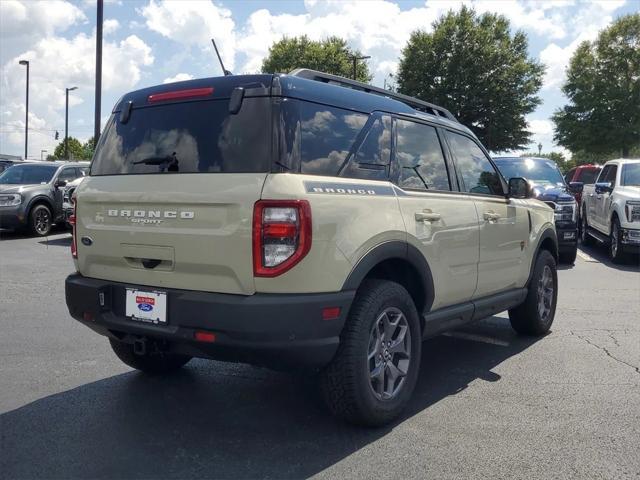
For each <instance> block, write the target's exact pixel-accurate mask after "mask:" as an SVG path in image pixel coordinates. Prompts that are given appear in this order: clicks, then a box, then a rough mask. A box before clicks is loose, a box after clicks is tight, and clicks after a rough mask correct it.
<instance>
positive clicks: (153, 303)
mask: <svg viewBox="0 0 640 480" xmlns="http://www.w3.org/2000/svg"><path fill="white" fill-rule="evenodd" d="M126 300H127V301H126V308H125V315H126V316H127V317H129V318H131V320H137V321H139V322H145V323H154V324H166V323H167V292H147V291H143V290H136V289H135V288H127V299H126Z"/></svg>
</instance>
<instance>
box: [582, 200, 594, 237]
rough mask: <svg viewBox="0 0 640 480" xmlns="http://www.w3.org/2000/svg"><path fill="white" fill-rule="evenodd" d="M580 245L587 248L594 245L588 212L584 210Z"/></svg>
mask: <svg viewBox="0 0 640 480" xmlns="http://www.w3.org/2000/svg"><path fill="white" fill-rule="evenodd" d="M580 243H582V244H583V245H585V246H589V245H591V244H592V243H593V239H592V238H591V235H589V224H588V223H587V210H586V209H585V208H583V209H582V215H581V221H580Z"/></svg>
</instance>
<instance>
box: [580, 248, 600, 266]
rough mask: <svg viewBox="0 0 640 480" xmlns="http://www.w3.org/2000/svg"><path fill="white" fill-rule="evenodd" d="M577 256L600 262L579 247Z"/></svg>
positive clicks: (588, 260)
mask: <svg viewBox="0 0 640 480" xmlns="http://www.w3.org/2000/svg"><path fill="white" fill-rule="evenodd" d="M578 256H579V257H580V258H581V259H583V260H586V261H587V262H593V263H600V262H599V261H598V260H596V259H595V258H593V257H592V256H591V255H589V254H588V253H585V252H583V251H582V250H580V249H578Z"/></svg>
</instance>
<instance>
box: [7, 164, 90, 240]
mask: <svg viewBox="0 0 640 480" xmlns="http://www.w3.org/2000/svg"><path fill="white" fill-rule="evenodd" d="M86 168H87V164H86V163H62V162H30V163H26V162H25V163H21V164H16V165H13V166H12V167H10V168H8V169H7V170H5V171H4V172H2V173H1V174H0V228H14V229H15V228H21V227H28V228H30V229H31V231H32V232H33V233H34V234H36V235H40V236H44V235H47V234H48V233H49V232H50V231H51V226H52V225H53V224H54V223H56V222H60V221H62V220H64V216H63V209H62V194H63V191H62V189H63V188H64V186H65V185H66V184H67V182H69V181H71V180H74V179H76V178H78V177H79V176H81V175H83V170H86Z"/></svg>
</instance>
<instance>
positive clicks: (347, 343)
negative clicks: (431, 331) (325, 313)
mask: <svg viewBox="0 0 640 480" xmlns="http://www.w3.org/2000/svg"><path fill="white" fill-rule="evenodd" d="M389 309H392V311H395V312H398V311H399V312H401V314H402V315H404V318H405V319H406V325H407V327H408V328H407V329H406V330H408V332H409V334H410V338H409V339H407V340H406V344H407V345H410V356H409V364H408V367H406V372H407V373H406V375H405V376H404V381H403V382H404V383H402V385H401V386H399V388H398V391H397V392H396V394H395V396H393V397H392V398H386V399H381V398H378V397H377V396H376V395H377V394H376V393H374V387H373V386H372V383H371V378H372V377H371V373H370V365H371V363H370V362H371V360H370V359H369V353H370V348H371V345H373V344H371V343H370V341H371V335H372V334H373V332H374V325H375V324H377V325H380V318H381V315H383V313H384V312H386V311H389ZM381 338H383V337H381ZM379 343H384V342H379ZM376 344H378V343H376ZM421 346H422V337H421V329H420V321H419V319H418V312H417V311H416V307H415V304H414V302H413V300H412V298H411V296H410V295H409V293H408V292H407V290H406V289H405V288H404V287H403V286H401V285H399V284H397V283H395V282H391V281H387V280H377V279H372V280H365V281H364V282H363V283H362V285H361V286H360V288H359V289H358V292H357V294H356V297H355V300H354V302H353V305H352V306H351V310H350V312H349V317H348V318H347V321H346V323H345V325H344V328H343V330H342V334H341V335H340V345H339V347H338V351H337V353H336V355H335V357H334V358H333V360H332V361H331V363H330V364H329V365H328V366H327V367H326V368H325V369H324V370H323V371H322V372H321V374H320V387H321V391H322V394H323V398H324V400H325V403H326V404H327V406H328V408H329V410H330V411H331V412H332V413H333V414H334V415H336V416H337V417H339V418H341V419H343V420H345V421H347V422H349V423H353V424H356V425H362V426H371V427H374V426H381V425H384V424H386V423H389V422H390V421H392V420H393V419H395V418H396V417H398V416H399V415H400V414H401V412H402V411H403V409H404V408H405V406H406V405H407V403H408V401H409V399H410V398H411V394H412V393H413V389H414V388H415V385H416V381H417V379H418V371H419V369H420V360H421ZM389 350H391V349H389ZM385 352H386V351H385ZM393 358H398V357H393ZM374 361H376V360H374ZM391 362H393V360H391ZM385 365H386V363H385ZM384 368H386V367H384ZM385 371H386V370H385ZM398 385H399V384H398Z"/></svg>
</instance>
